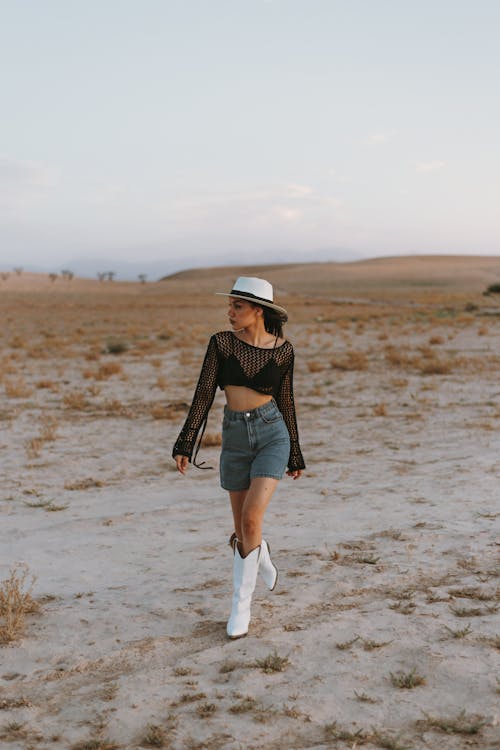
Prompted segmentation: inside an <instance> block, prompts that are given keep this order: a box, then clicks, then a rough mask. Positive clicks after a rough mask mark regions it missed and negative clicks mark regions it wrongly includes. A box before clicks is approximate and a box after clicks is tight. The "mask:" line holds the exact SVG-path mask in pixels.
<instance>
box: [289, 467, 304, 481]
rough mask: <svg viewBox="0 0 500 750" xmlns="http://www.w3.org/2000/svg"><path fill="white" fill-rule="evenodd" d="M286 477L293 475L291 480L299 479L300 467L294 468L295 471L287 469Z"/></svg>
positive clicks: (300, 474)
mask: <svg viewBox="0 0 500 750" xmlns="http://www.w3.org/2000/svg"><path fill="white" fill-rule="evenodd" d="M286 475H287V477H293V480H294V481H295V480H296V479H300V477H301V476H302V469H296V470H295V471H287V473H286Z"/></svg>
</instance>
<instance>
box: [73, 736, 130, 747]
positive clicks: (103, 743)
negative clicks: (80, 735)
mask: <svg viewBox="0 0 500 750" xmlns="http://www.w3.org/2000/svg"><path fill="white" fill-rule="evenodd" d="M119 747H120V746H119V745H117V744H116V742H111V741H110V740H108V739H105V738H103V739H99V738H95V739H89V740H81V741H80V742H75V743H74V744H73V745H71V749H70V750H118V748H119Z"/></svg>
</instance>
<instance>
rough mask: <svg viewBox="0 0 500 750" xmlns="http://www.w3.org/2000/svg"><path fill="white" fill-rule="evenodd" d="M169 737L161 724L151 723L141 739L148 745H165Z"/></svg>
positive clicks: (143, 743)
mask: <svg viewBox="0 0 500 750" xmlns="http://www.w3.org/2000/svg"><path fill="white" fill-rule="evenodd" d="M167 742H168V737H167V733H166V731H165V729H164V728H163V727H162V726H161V725H160V724H150V725H149V726H148V727H147V729H146V733H145V735H144V737H143V739H142V741H141V744H142V745H146V747H165V745H166V743H167Z"/></svg>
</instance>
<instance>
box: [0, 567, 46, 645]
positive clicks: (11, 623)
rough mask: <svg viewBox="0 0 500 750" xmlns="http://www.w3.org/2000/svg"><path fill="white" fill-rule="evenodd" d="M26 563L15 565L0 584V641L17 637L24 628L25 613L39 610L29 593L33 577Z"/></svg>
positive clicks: (7, 640)
mask: <svg viewBox="0 0 500 750" xmlns="http://www.w3.org/2000/svg"><path fill="white" fill-rule="evenodd" d="M29 579H30V575H29V570H28V567H27V566H26V565H15V566H14V567H13V568H11V571H10V576H9V577H8V578H7V579H6V580H5V581H3V582H2V583H1V584H0V643H10V642H12V641H15V640H16V639H17V638H19V637H20V636H21V635H22V633H23V631H24V628H25V622H26V615H27V614H33V613H35V612H39V611H40V607H39V605H38V604H37V602H36V601H35V600H34V599H33V597H32V595H31V593H32V591H33V586H34V584H35V580H36V579H35V577H34V576H31V580H29Z"/></svg>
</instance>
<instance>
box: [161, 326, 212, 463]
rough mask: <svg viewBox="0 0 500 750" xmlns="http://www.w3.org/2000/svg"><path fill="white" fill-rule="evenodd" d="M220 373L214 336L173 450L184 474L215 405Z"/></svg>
mask: <svg viewBox="0 0 500 750" xmlns="http://www.w3.org/2000/svg"><path fill="white" fill-rule="evenodd" d="M218 371H219V351H218V349H217V341H216V338H215V335H214V336H212V337H211V339H210V341H209V343H208V347H207V351H206V354H205V359H204V360H203V365H202V368H201V372H200V377H199V379H198V384H197V386H196V389H195V392H194V396H193V401H192V403H191V408H190V409H189V413H188V415H187V417H186V421H185V422H184V426H183V428H182V430H181V432H180V434H179V437H178V438H177V440H176V441H175V445H174V448H173V450H172V456H173V458H174V459H175V461H176V464H177V468H178V469H179V471H180V472H181V473H182V474H184V473H185V471H186V468H187V463H188V461H191V456H192V455H193V450H194V444H195V443H196V437H197V435H198V432H199V431H200V428H201V426H202V425H203V424H204V423H205V422H206V420H207V417H208V412H209V411H210V407H211V406H212V404H213V401H214V397H215V392H216V390H217V374H218ZM181 457H184V458H185V459H186V460H184V461H183V460H181Z"/></svg>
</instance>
